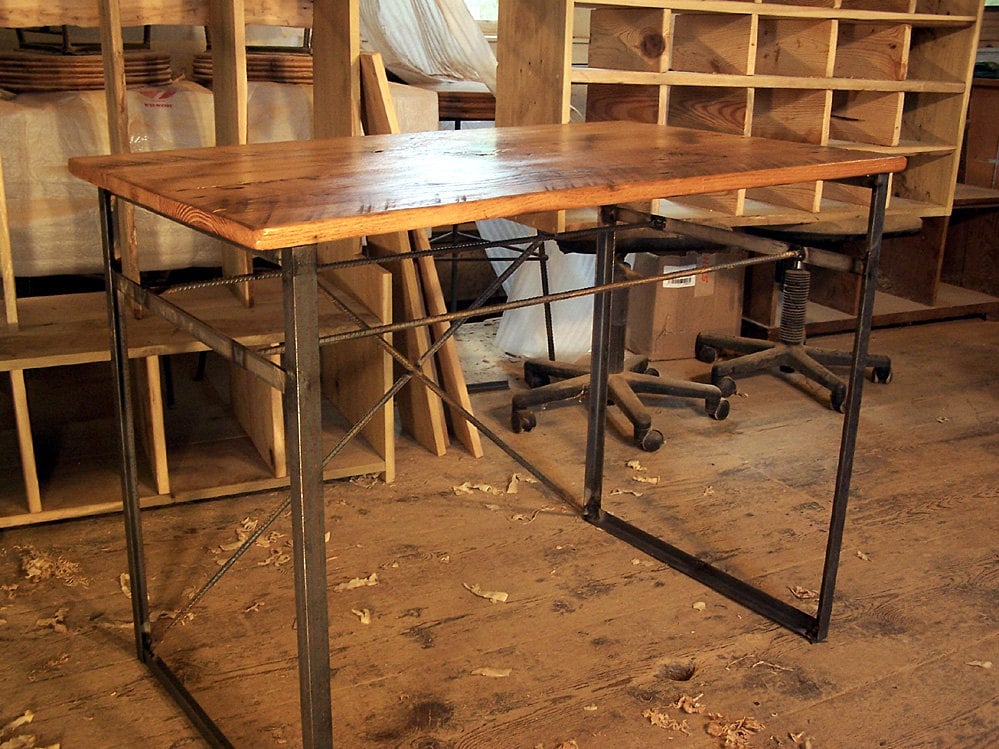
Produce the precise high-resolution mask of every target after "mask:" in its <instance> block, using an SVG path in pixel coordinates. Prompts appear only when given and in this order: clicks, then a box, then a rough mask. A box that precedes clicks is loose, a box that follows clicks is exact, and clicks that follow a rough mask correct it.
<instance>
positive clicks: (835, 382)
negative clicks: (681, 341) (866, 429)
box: [694, 333, 892, 413]
mask: <svg viewBox="0 0 999 749" xmlns="http://www.w3.org/2000/svg"><path fill="white" fill-rule="evenodd" d="M726 355H735V357H734V358H732V359H728V360H726V361H723V362H719V363H717V364H714V366H712V367H711V382H712V383H714V384H716V385H719V387H722V386H723V385H724V387H725V389H724V390H723V391H722V392H723V393H724V395H725V396H726V397H729V396H731V395H733V393H734V392H735V391H734V389H733V390H731V391H730V390H728V388H729V387H732V386H730V385H728V383H729V382H731V383H732V385H734V378H736V377H739V376H742V375H751V374H756V373H758V372H762V371H766V370H770V369H772V368H773V367H778V368H779V369H780V370H781V371H782V372H800V373H801V374H803V375H804V376H805V377H807V378H808V379H810V380H813V381H815V382H817V383H819V384H820V385H822V386H823V387H825V388H826V389H827V390H829V404H830V406H831V407H832V409H833V410H834V411H838V412H839V413H843V411H844V410H845V407H846V395H847V391H846V384H845V383H844V382H843V381H842V380H841V379H840V378H839V377H837V376H836V375H835V374H833V373H832V372H831V371H830V370H829V369H828V367H848V366H850V359H851V356H852V354H851V352H849V351H832V350H829V349H820V348H815V347H813V346H808V345H806V344H804V343H782V342H778V341H764V340H758V339H755V338H741V337H738V336H724V335H711V334H706V333H701V334H700V335H698V336H697V342H696V344H695V346H694V356H696V357H697V359H698V360H699V361H702V362H705V363H707V364H712V363H713V362H715V361H716V360H717V359H719V358H720V357H722V356H726ZM865 367H870V368H871V370H872V371H871V379H872V380H873V381H874V382H877V383H882V384H887V383H889V382H891V379H892V368H891V359H890V358H889V357H887V356H883V355H879V354H868V356H867V361H866V362H865Z"/></svg>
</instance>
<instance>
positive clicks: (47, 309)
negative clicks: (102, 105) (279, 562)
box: [0, 0, 395, 527]
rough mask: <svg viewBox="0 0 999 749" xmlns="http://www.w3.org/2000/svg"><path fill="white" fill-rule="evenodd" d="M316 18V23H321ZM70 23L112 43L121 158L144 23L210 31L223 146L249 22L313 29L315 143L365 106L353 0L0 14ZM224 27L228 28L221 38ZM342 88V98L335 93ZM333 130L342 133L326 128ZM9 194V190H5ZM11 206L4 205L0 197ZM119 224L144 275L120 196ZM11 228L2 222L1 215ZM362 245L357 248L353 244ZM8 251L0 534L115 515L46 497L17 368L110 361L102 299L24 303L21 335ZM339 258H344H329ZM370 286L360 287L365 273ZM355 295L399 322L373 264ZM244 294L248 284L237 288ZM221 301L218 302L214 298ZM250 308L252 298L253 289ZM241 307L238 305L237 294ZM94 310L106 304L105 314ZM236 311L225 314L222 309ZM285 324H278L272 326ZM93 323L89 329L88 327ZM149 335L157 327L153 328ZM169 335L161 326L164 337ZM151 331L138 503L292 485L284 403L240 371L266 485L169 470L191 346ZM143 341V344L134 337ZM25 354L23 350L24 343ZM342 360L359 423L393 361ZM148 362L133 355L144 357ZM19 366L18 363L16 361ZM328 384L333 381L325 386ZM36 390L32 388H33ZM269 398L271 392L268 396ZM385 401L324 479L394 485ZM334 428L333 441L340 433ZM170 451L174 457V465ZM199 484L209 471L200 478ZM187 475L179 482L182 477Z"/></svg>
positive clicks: (237, 107) (10, 20)
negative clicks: (13, 435)
mask: <svg viewBox="0 0 999 749" xmlns="http://www.w3.org/2000/svg"><path fill="white" fill-rule="evenodd" d="M314 12H315V24H314ZM65 23H71V24H73V25H77V26H82V27H90V28H96V29H99V31H100V34H101V38H102V41H103V44H104V48H105V49H108V50H111V53H110V54H109V55H106V56H105V58H104V65H105V76H106V79H107V80H108V85H107V86H106V87H105V90H106V92H107V96H106V99H107V110H108V127H109V131H108V132H109V141H110V143H111V146H112V152H113V153H122V154H124V153H127V152H128V150H129V132H128V113H127V99H126V93H125V78H124V56H123V46H124V45H123V42H122V39H121V32H122V29H123V28H124V27H129V26H140V25H154V26H155V25H160V24H176V25H192V26H212V28H213V42H214V44H213V48H214V50H215V53H216V55H217V56H216V64H217V65H218V67H217V68H216V70H217V71H218V73H217V75H216V83H217V85H218V88H217V90H216V96H215V98H216V111H217V115H218V116H217V117H216V123H217V126H218V128H219V129H218V132H217V136H218V137H219V139H220V140H221V141H222V142H234V143H235V142H244V141H245V139H246V135H245V133H246V118H247V115H246V98H247V97H246V89H247V85H246V83H245V63H241V60H242V59H245V45H244V44H243V42H242V41H241V40H242V39H243V38H244V36H243V34H244V31H243V29H244V28H245V25H247V24H258V25H281V26H293V27H300V28H304V27H313V26H314V25H315V29H314V49H315V51H316V55H317V60H318V61H321V62H318V63H317V66H316V86H317V90H322V91H325V92H334V93H332V94H329V95H319V96H317V97H316V101H317V107H316V112H315V116H316V128H315V130H316V133H317V134H318V135H325V136H329V135H333V134H348V135H349V134H354V133H355V132H357V130H356V124H355V123H356V121H357V110H358V106H357V101H358V96H359V83H358V81H357V63H356V56H357V53H358V51H359V31H358V28H359V22H358V8H357V0H348V1H347V2H340V1H339V0H319V2H316V3H314V4H313V3H298V2H296V1H295V0H278V1H277V2H273V1H272V0H244V1H243V2H238V3H236V4H233V3H226V2H218V3H216V2H213V0H141V2H137V3H136V2H131V0H124V1H122V0H101V2H100V3H91V2H85V1H84V0H55V1H54V2H53V3H47V4H39V3H34V2H32V3H29V2H23V1H22V0H11V2H5V3H4V4H3V6H2V7H0V25H4V26H9V27H27V26H40V25H62V24H65ZM222 28H226V29H228V32H227V33H226V34H223V33H222V32H221V29H222ZM339 92H343V93H339ZM340 96H345V97H347V101H348V103H347V105H346V106H345V107H341V106H340V102H339V101H338V99H337V98H338V97H340ZM333 110H336V111H344V112H346V113H347V115H346V116H344V117H343V118H341V119H340V120H337V118H336V117H332V118H331V116H330V113H331V112H332V111H333ZM331 123H332V126H334V127H336V128H339V130H338V131H337V132H333V131H331V130H329V128H330V127H331ZM0 198H2V196H0ZM0 203H2V204H3V205H4V208H5V207H6V206H5V203H3V201H2V200H0ZM117 208H118V210H116V211H115V214H116V216H120V217H123V218H120V219H119V220H118V223H117V224H116V227H115V230H116V234H117V236H118V237H119V238H120V240H122V241H121V242H120V244H119V247H121V248H124V251H122V253H121V254H122V257H121V260H122V262H123V267H124V269H125V272H126V273H127V275H129V276H130V277H133V278H138V274H139V266H138V262H137V261H136V260H135V257H136V241H135V231H134V219H133V218H132V217H131V207H130V206H129V204H127V203H124V202H122V203H121V205H119V206H118V207H117ZM4 229H6V214H4ZM354 246H356V243H354ZM5 247H6V249H4V248H0V260H2V259H4V258H6V259H5V260H4V265H3V272H4V320H5V322H6V325H5V326H4V328H3V330H0V336H6V335H11V336H13V338H11V339H10V340H9V341H6V343H8V344H9V346H8V347H7V348H8V350H9V351H10V352H11V354H10V356H9V357H5V360H4V361H0V370H5V371H9V372H10V373H11V374H10V379H11V393H12V396H13V401H14V404H15V415H16V421H17V436H18V441H19V448H20V454H21V466H22V470H23V484H24V495H25V497H26V501H25V502H22V501H21V500H16V505H17V506H15V505H14V503H12V502H11V501H6V499H7V498H0V501H2V502H3V505H2V507H0V527H9V526H16V525H23V524H26V523H31V522H42V521H47V520H54V519H63V518H68V517H77V516H81V515H88V514H94V513H99V512H108V511H114V510H116V509H120V507H121V503H120V499H118V497H117V496H108V497H102V496H98V495H95V496H93V497H91V498H88V499H87V501H86V502H81V503H80V504H79V505H76V504H74V505H72V506H58V505H52V506H49V505H47V503H46V499H45V494H46V491H47V490H46V487H45V486H44V485H43V486H41V487H39V482H38V470H37V467H36V466H35V460H34V449H33V448H34V446H33V442H32V440H31V419H30V414H29V410H28V399H27V396H28V388H27V387H26V384H25V378H24V374H23V370H24V369H28V368H47V367H53V366H61V365H76V364H84V363H90V362H100V361H106V360H107V359H108V356H109V351H108V336H107V334H106V333H104V334H103V335H101V334H100V331H101V330H102V329H103V328H104V326H105V325H106V319H107V318H106V315H105V314H104V313H103V311H102V310H103V302H100V303H99V304H97V305H95V304H94V299H93V296H94V295H88V294H83V295H72V297H74V298H72V299H70V298H67V299H65V300H64V299H61V298H58V297H50V298H47V299H48V301H47V303H46V304H38V303H36V301H37V300H35V299H28V300H25V301H24V303H23V305H22V306H23V307H24V311H25V314H24V315H23V316H22V317H23V320H22V322H23V324H22V325H21V330H17V324H18V319H17V309H18V307H17V303H16V295H15V288H14V276H13V265H12V258H11V252H10V248H9V238H8V241H7V244H6V245H5ZM236 252H237V253H238V260H239V261H241V262H242V263H243V265H236V266H230V268H229V270H228V271H227V272H239V271H241V270H242V269H244V268H250V267H252V265H251V264H250V262H249V258H248V256H247V254H246V253H245V252H242V251H236ZM332 257H337V255H336V254H335V253H334V254H333V255H332ZM362 276H363V277H364V278H365V279H366V280H365V281H364V283H361V284H358V278H360V277H362ZM351 281H352V288H353V290H354V292H355V294H356V295H357V297H358V298H359V299H360V300H362V301H361V303H362V306H363V307H364V308H366V309H367V311H368V312H366V314H373V315H374V317H373V318H372V321H373V322H374V321H377V322H378V323H389V322H391V289H390V287H389V276H388V274H387V273H386V272H385V271H383V270H381V269H378V268H371V269H365V271H364V272H363V273H360V274H352V276H351ZM243 286H244V287H248V286H249V285H248V284H245V285H243ZM210 297H211V299H214V296H211V295H210ZM243 299H244V301H245V302H246V303H254V300H252V299H251V298H250V295H249V294H248V293H247V294H245V295H244V296H243ZM261 303H262V304H263V306H264V310H261V309H256V308H255V307H256V305H255V306H254V308H253V311H252V312H251V315H253V314H256V318H255V319H259V315H260V313H263V312H264V311H265V310H266V309H270V304H271V302H270V301H269V300H266V299H265V300H262V302H261ZM216 304H217V300H216V301H211V302H210V303H209V304H208V305H207V306H206V307H205V309H206V310H207V309H217V308H218V307H217V306H213V305H216ZM233 304H234V305H235V306H241V305H239V304H238V302H236V301H235V300H233ZM98 307H99V309H98ZM226 314H229V313H226ZM134 322H135V325H136V328H137V330H138V331H143V330H147V328H148V322H150V321H144V320H136V321H134ZM275 323H276V325H277V327H278V328H280V327H281V325H282V321H281V320H280V319H277V318H276V319H275ZM88 325H89V326H91V327H90V328H88V329H87V331H86V334H85V335H80V333H81V332H82V330H83V329H82V328H81V326H84V327H85V326H88ZM63 328H65V335H66V336H68V337H71V338H72V340H68V341H67V344H68V345H67V346H65V347H62V348H60V349H59V350H58V351H57V352H55V353H54V355H53V356H46V355H44V354H42V353H41V352H43V351H46V350H48V349H47V348H46V346H47V345H48V343H54V342H55V341H54V339H52V337H51V336H49V335H47V334H43V332H45V331H47V332H53V331H54V332H58V330H60V329H63ZM154 328H155V326H154ZM160 332H163V331H160ZM158 336H159V333H156V332H155V331H154V332H153V335H152V336H151V337H150V338H147V339H146V342H147V343H148V344H150V345H149V346H147V345H146V344H143V343H141V342H140V343H139V347H138V348H136V349H135V350H133V351H132V352H131V353H130V356H131V357H132V358H133V359H135V361H133V363H132V365H131V368H132V370H133V373H132V377H133V380H134V388H133V389H134V391H135V394H136V408H135V413H136V418H137V420H138V425H137V426H138V431H139V434H140V436H141V442H142V445H143V447H144V450H145V453H146V456H147V465H148V468H149V471H150V473H151V474H152V475H151V483H149V484H148V485H147V484H146V483H144V484H143V487H144V488H143V497H142V504H143V506H155V505H161V504H168V503H172V502H176V501H185V500H188V499H197V498H202V497H208V496H225V495H228V494H235V493H240V492H245V491H252V490H255V489H260V488H272V487H277V486H281V485H282V484H286V483H287V464H286V457H285V454H284V450H285V447H284V424H283V421H282V418H281V412H282V399H281V395H280V393H277V392H275V391H274V390H271V389H269V388H263V389H261V388H260V385H259V383H258V382H256V381H252V379H253V378H241V377H240V376H239V374H234V375H233V377H232V381H231V383H230V394H231V396H232V398H231V400H232V404H233V411H234V413H235V414H236V415H237V418H238V420H239V421H240V423H241V425H242V426H243V429H244V431H245V433H246V435H247V436H248V437H250V438H251V440H252V441H253V443H254V444H255V445H256V447H257V452H258V453H259V454H260V455H261V457H262V458H263V460H264V461H265V463H266V464H267V466H269V470H268V471H267V472H266V473H264V474H263V475H262V476H261V478H259V479H252V480H246V479H245V478H240V477H236V478H235V480H230V479H229V478H228V477H223V478H222V480H221V481H220V480H219V478H218V477H211V478H210V479H208V480H209V481H216V482H218V483H216V484H212V485H207V486H205V485H204V484H205V481H204V480H201V481H199V482H195V483H192V477H190V476H187V475H186V473H184V475H181V476H179V477H178V476H177V475H176V474H177V471H176V468H177V466H176V465H174V468H175V471H174V475H171V471H170V467H171V461H177V460H178V452H177V451H176V450H168V447H167V441H166V430H167V425H166V423H165V419H164V402H163V401H164V395H163V391H162V384H161V378H162V376H163V375H162V360H161V358H160V357H161V356H163V355H170V354H172V353H174V352H182V351H189V350H193V349H191V348H190V342H183V341H177V340H176V336H173V337H172V338H173V340H171V336H167V337H166V338H158ZM137 341H141V339H137ZM25 347H27V348H25ZM341 348H342V349H343V350H338V351H337V358H338V359H339V360H340V361H341V363H342V362H344V361H346V362H349V364H348V365H347V366H342V367H341V368H340V369H339V371H337V372H331V373H330V376H329V377H327V378H324V382H323V389H324V392H325V393H326V395H327V396H328V397H329V398H330V400H332V401H333V402H334V404H335V405H336V407H337V410H338V411H339V412H340V414H341V415H342V416H343V417H344V418H345V419H347V420H351V419H356V418H357V417H358V416H360V415H361V414H363V413H364V412H365V411H366V410H367V408H368V406H370V404H372V403H374V402H376V400H377V398H378V396H380V394H381V393H382V392H384V390H385V389H386V388H387V387H388V385H389V384H390V383H391V380H390V377H391V363H390V360H389V358H388V356H387V355H386V354H385V353H384V352H382V351H381V350H379V349H377V347H375V346H374V342H373V341H371V340H365V341H357V342H350V343H348V344H344V345H343V346H341V347H338V349H341ZM140 351H141V352H142V355H139V356H138V357H137V354H138V353H139V352H140ZM19 362H23V365H21V364H19ZM327 380H329V385H328V386H327V382H326V381H327ZM28 385H30V382H29V383H28ZM265 391H266V392H265ZM392 410H393V409H392V406H391V404H390V405H389V406H388V407H386V408H384V409H382V412H381V413H380V414H379V415H378V416H377V417H376V418H374V419H372V420H371V422H369V423H368V424H367V426H366V427H365V428H364V430H363V432H362V434H363V436H364V438H365V441H366V442H367V443H368V446H367V447H365V448H364V449H358V450H351V451H346V452H345V453H344V455H343V456H342V458H340V459H339V460H337V461H334V462H333V463H332V464H331V465H330V466H328V467H327V469H326V471H325V472H324V475H325V476H326V477H327V478H338V477H343V476H350V475H356V474H359V473H381V474H382V475H383V476H384V477H385V479H386V480H387V481H392V480H393V479H394V473H395V461H394V445H395V443H394V417H393V413H392ZM334 434H335V433H334ZM171 456H173V457H171ZM180 460H183V462H184V466H183V469H184V471H186V470H187V466H188V465H189V461H190V460H191V457H190V456H187V455H184V456H182V457H181V458H180ZM202 478H203V479H204V478H206V477H202ZM175 479H179V480H175ZM64 484H65V482H64V481H61V480H60V481H59V491H60V499H61V494H62V493H64V491H65V490H64V486H63V485H64Z"/></svg>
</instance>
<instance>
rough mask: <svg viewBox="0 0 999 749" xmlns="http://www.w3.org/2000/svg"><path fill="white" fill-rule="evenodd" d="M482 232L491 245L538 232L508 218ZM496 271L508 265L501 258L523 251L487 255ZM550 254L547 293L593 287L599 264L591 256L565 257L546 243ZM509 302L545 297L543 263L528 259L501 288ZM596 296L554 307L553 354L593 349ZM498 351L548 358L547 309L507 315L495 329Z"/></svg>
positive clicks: (483, 225)
mask: <svg viewBox="0 0 999 749" xmlns="http://www.w3.org/2000/svg"><path fill="white" fill-rule="evenodd" d="M477 226H478V229H479V234H480V235H481V236H482V237H483V239H487V240H489V241H499V240H509V239H520V238H522V237H526V236H531V235H533V234H535V233H536V232H535V231H534V230H532V229H530V228H529V227H527V226H523V225H522V224H518V223H516V222H514V221H509V220H507V219H492V220H489V221H479V222H477ZM487 254H488V255H489V257H490V259H491V260H492V261H493V263H492V265H493V269H494V270H495V271H496V274H497V275H499V274H500V273H502V272H503V271H504V270H506V268H507V267H509V263H508V262H504V261H503V260H502V258H515V257H517V256H518V255H519V254H520V253H518V252H517V251H516V250H508V249H505V248H502V247H499V248H493V249H489V250H488V251H487ZM545 254H547V255H548V283H549V290H550V291H552V292H557V291H572V290H575V289H583V288H587V287H589V286H592V285H593V273H594V270H595V268H596V264H595V263H596V260H595V257H594V256H593V255H579V254H566V253H563V252H562V251H561V250H559V248H558V245H557V244H556V243H555V242H552V241H548V242H545ZM503 289H504V291H506V295H507V299H508V300H509V301H515V300H518V299H526V298H528V297H532V296H538V295H540V294H541V264H540V263H538V262H535V261H530V260H529V261H527V262H526V263H524V264H523V265H522V266H520V267H519V268H518V269H517V270H516V271H514V273H513V275H512V276H510V278H508V279H507V280H506V282H505V283H504V284H503ZM592 320H593V297H592V296H583V297H577V298H575V299H566V300H563V301H561V302H555V303H553V304H552V330H553V332H554V337H555V356H556V358H558V359H560V360H563V361H571V360H573V359H576V358H578V357H580V356H583V355H584V354H587V353H589V351H590V340H591V335H592V333H591V322H592ZM496 345H497V347H498V348H499V349H500V350H502V351H505V352H507V353H509V354H516V355H519V356H528V357H542V356H548V338H547V335H546V332H545V314H544V307H543V306H541V305H534V306H531V307H522V308H520V309H513V310H507V311H506V312H504V313H503V317H502V319H501V320H500V324H499V326H498V327H497V329H496Z"/></svg>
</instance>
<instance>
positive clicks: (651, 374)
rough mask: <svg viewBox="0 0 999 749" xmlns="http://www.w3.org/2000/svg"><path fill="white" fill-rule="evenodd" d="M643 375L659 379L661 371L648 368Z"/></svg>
mask: <svg viewBox="0 0 999 749" xmlns="http://www.w3.org/2000/svg"><path fill="white" fill-rule="evenodd" d="M642 374H643V375H648V376H649V377H658V376H659V370H658V369H656V368H655V367H648V368H646V370H645V371H644V372H642Z"/></svg>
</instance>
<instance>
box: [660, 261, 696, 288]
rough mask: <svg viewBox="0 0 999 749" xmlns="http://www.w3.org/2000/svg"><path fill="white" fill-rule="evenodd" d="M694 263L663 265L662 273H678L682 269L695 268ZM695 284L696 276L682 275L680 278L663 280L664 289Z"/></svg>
mask: <svg viewBox="0 0 999 749" xmlns="http://www.w3.org/2000/svg"><path fill="white" fill-rule="evenodd" d="M696 268H697V266H696V265H664V266H663V275H666V274H668V273H679V272H680V271H684V270H695V269H696ZM696 284H697V276H684V277H682V278H666V279H664V280H663V288H664V289H686V288H689V287H691V286H695V285H696Z"/></svg>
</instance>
